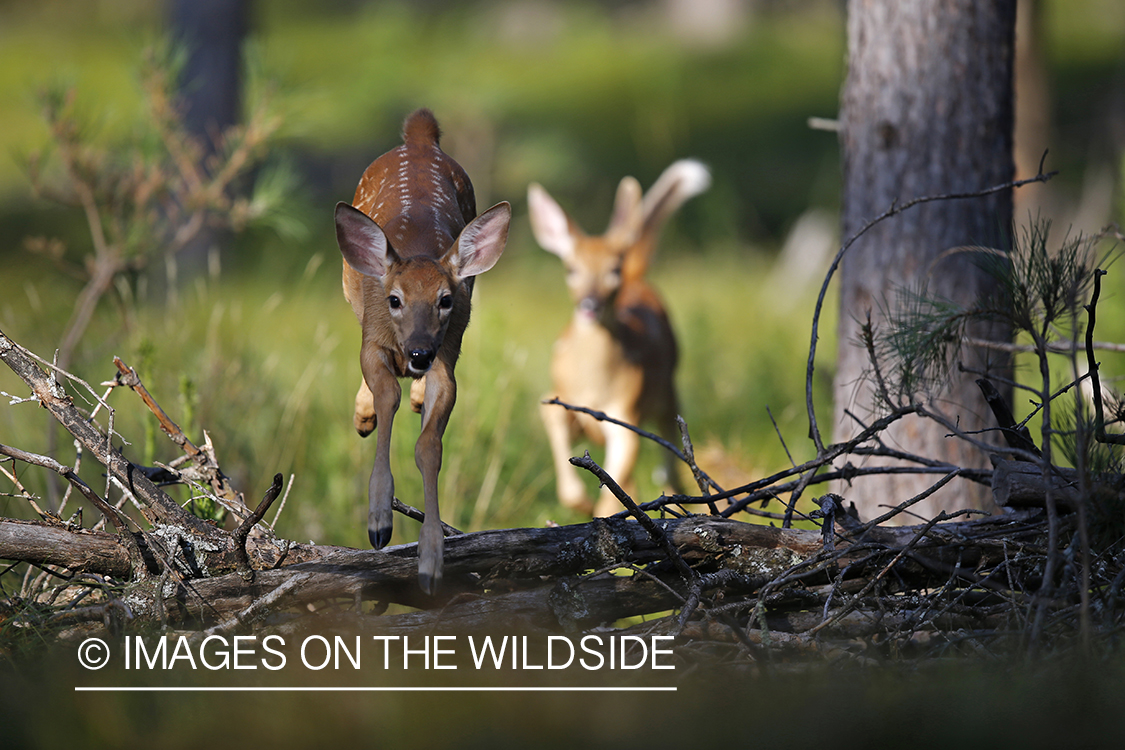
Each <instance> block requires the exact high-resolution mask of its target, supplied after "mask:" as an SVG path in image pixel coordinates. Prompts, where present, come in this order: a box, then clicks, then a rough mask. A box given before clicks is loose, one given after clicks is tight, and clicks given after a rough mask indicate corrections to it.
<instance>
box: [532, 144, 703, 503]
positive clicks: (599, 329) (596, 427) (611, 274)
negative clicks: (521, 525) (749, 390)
mask: <svg viewBox="0 0 1125 750" xmlns="http://www.w3.org/2000/svg"><path fill="white" fill-rule="evenodd" d="M710 184H711V176H710V173H709V172H708V171H707V168H706V167H704V166H703V165H702V164H700V163H699V162H697V161H692V160H683V161H678V162H676V163H674V164H672V165H671V166H670V167H668V169H666V170H665V171H664V173H663V174H662V175H661V176H660V177H659V179H657V181H656V182H655V183H654V184H653V186H652V187H651V188H650V189H649V191H648V194H647V195H645V196H644V197H643V198H642V197H641V186H640V183H639V182H637V180H635V179H634V178H632V177H626V178H625V179H623V180H622V181H621V184H620V185H619V186H618V188H617V197H616V200H615V203H614V209H613V217H612V219H611V220H610V224H609V228H608V229H607V230H606V232H605V234H603V235H601V236H599V237H591V236H588V235H586V234H585V233H584V232H583V231H582V229H581V228H580V227H579V226H578V225H577V224H575V223H574V221H573V220H572V219H571V218H570V217H569V216H567V214H566V212H564V211H563V210H562V208H560V207H559V205H558V204H557V203H556V202H555V201H554V200H553V199H552V198H551V196H549V195H548V194H547V191H545V190H544V189H543V188H542V187H540V186H539V185H536V184H532V185H531V186H530V187H529V188H528V196H527V197H528V206H529V210H530V215H531V228H532V232H533V233H534V234H535V239H536V240H537V241H538V242H539V244H540V245H541V246H542V247H543V248H544V249H545V250H547V251H549V252H551V253H554V254H555V255H557V256H558V257H559V258H561V259H562V261H563V263H564V264H565V266H566V281H567V286H568V287H569V288H570V294H571V296H572V297H573V299H574V302H575V309H574V315H573V317H572V318H571V321H570V325H568V326H567V328H566V330H565V331H563V333H562V335H561V336H560V337H559V339H558V341H556V342H555V349H554V356H553V358H552V361H551V380H552V384H553V387H554V392H553V395H555V396H557V397H558V398H559V399H560V400H562V401H564V402H567V403H570V404H573V405H577V406H584V407H587V408H589V409H593V410H596V411H601V412H605V413H606V414H607V415H609V416H611V417H613V418H615V419H618V420H620V421H623V422H626V423H628V424H631V425H639V424H641V423H642V422H644V421H652V422H654V423H656V425H657V427H658V429H659V430H660V432H661V433H662V434H663V435H664V437H665V438H666V439H668V440H671V441H673V442H675V441H678V437H677V436H678V434H679V432H678V429H677V427H676V415H677V414H678V412H679V407H678V404H677V400H676V389H675V384H674V382H673V380H674V373H675V369H676V359H677V349H676V338H675V336H674V335H673V333H672V326H671V325H670V324H669V322H668V315H667V313H666V312H665V310H664V305H663V304H662V303H661V300H660V297H659V295H657V293H656V290H654V289H653V288H652V287H651V286H649V284H648V283H647V282H646V281H645V279H644V275H645V271H646V270H647V269H648V264H649V260H650V259H651V257H652V253H653V251H654V250H655V248H656V244H657V241H658V240H659V238H660V230H661V228H662V227H663V226H664V223H665V221H666V220H667V219H668V217H669V216H671V215H672V213H673V212H674V211H675V210H676V209H677V208H679V207H680V206H681V205H682V204H683V203H684V201H686V200H688V199H689V198H691V197H692V196H694V195H698V194H699V193H702V192H703V191H704V190H706V189H707V188H708V187H709V186H710ZM540 414H541V416H542V418H543V424H544V426H545V427H546V429H547V437H548V439H549V440H550V443H551V453H552V454H553V456H554V462H555V474H556V478H557V483H558V484H557V489H558V496H559V501H560V502H562V504H563V505H566V506H568V507H572V508H577V509H580V510H583V511H585V512H589V511H590V510H591V508H592V509H593V511H594V515H597V516H607V515H612V514H613V513H615V512H617V511H619V510H621V507H620V504H619V503H618V502H617V500H616V498H614V497H613V495H612V494H611V493H610V492H609V490H607V489H605V488H603V489H602V490H601V494H600V496H599V498H598V502H597V505H596V506H593V505H592V503H591V502H590V500H589V499H588V498H587V495H586V491H585V488H584V487H583V485H582V482H581V480H580V478H579V476H578V473H577V470H576V469H575V467H574V466H572V465H571V464H570V461H569V459H570V457H571V455H573V454H572V452H571V441H572V440H573V439H574V438H576V437H577V436H578V433H579V431H580V430H581V431H584V432H585V433H586V435H587V436H588V437H589V438H590V439H591V440H593V441H594V442H597V443H603V442H604V443H605V446H606V452H605V466H604V468H605V470H606V472H608V473H609V475H610V476H612V477H613V478H614V479H615V480H617V482H618V483H620V484H621V485H622V486H623V487H625V488H626V491H631V476H632V472H633V466H634V465H635V463H636V460H637V451H638V448H639V442H640V441H639V437H638V436H637V434H636V433H634V432H631V431H629V430H626V429H625V428H623V427H619V426H617V425H612V424H610V423H608V422H601V421H598V420H595V419H594V418H593V417H590V416H588V415H586V414H581V413H577V412H571V411H567V410H564V409H563V408H562V407H559V406H557V405H550V404H544V405H542V406H541V411H540ZM675 472H676V466H675V458H674V456H673V455H672V454H671V453H669V454H668V475H669V481H671V482H673V484H674V485H675V481H676V480H675V477H676V473H675Z"/></svg>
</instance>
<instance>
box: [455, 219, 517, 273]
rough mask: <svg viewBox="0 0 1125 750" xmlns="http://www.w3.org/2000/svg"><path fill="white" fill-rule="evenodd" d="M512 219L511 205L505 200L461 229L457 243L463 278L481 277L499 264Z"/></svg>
mask: <svg viewBox="0 0 1125 750" xmlns="http://www.w3.org/2000/svg"><path fill="white" fill-rule="evenodd" d="M511 220H512V206H511V204H509V203H508V202H507V201H504V202H503V203H497V204H496V205H495V206H493V207H492V208H490V209H488V210H487V211H485V212H484V213H483V214H481V215H480V216H478V217H477V218H475V219H473V220H472V221H470V222H469V223H468V225H466V226H465V228H464V229H462V230H461V234H460V236H458V237H457V243H456V245H455V246H454V247H455V249H456V258H455V259H454V261H455V263H456V265H457V275H458V276H460V277H461V278H463V279H466V278H468V277H470V276H479V275H480V274H482V273H484V272H485V271H487V270H488V269H490V268H492V267H493V266H494V265H496V261H498V260H500V254H501V253H502V252H504V245H505V244H507V242H508V224H509V223H510V222H511Z"/></svg>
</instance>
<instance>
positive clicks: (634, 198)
mask: <svg viewBox="0 0 1125 750" xmlns="http://www.w3.org/2000/svg"><path fill="white" fill-rule="evenodd" d="M643 217H644V214H643V213H642V212H641V183H639V182H637V178H635V177H625V178H622V180H621V182H620V183H618V185H617V197H616V198H614V200H613V216H612V217H610V220H609V228H608V229H606V234H607V235H611V236H613V237H615V238H617V239H618V241H620V242H622V243H623V244H631V243H632V242H633V241H635V239H636V236H637V232H639V231H640V229H641V221H642V219H643Z"/></svg>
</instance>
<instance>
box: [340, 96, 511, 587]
mask: <svg viewBox="0 0 1125 750" xmlns="http://www.w3.org/2000/svg"><path fill="white" fill-rule="evenodd" d="M440 137H441V131H440V130H439V129H438V124H437V121H436V120H435V119H434V115H433V113H432V112H430V110H428V109H419V110H418V111H416V112H414V113H413V114H412V115H410V117H408V118H407V120H406V123H405V125H404V126H403V132H402V138H403V145H401V146H399V147H398V148H395V149H392V150H391V151H388V152H387V153H385V154H383V155H382V156H380V157H379V158H378V159H376V160H375V161H374V162H372V164H371V166H369V167H368V168H367V170H366V171H365V172H364V173H363V177H362V178H361V179H360V182H359V186H358V187H357V188H356V192H355V199H354V204H355V205H354V207H353V206H349V205H348V204H346V203H339V204H337V205H336V240H337V242H338V243H339V245H340V251H341V252H342V253H343V256H344V296H345V297H346V298H347V300H348V302H350V303H351V305H352V309H353V310H355V314H356V317H357V318H359V322H360V325H361V326H362V327H363V344H362V348H361V350H360V357H359V362H360V369H361V370H362V371H363V382H362V383H360V387H359V393H357V394H356V402H355V426H356V430H357V431H358V432H359V434H360V435H362V436H367V435H368V434H370V433H371V432H372V430H375V429H376V428H378V435H377V436H376V441H375V467H374V468H373V469H372V470H371V481H370V484H369V487H368V501H369V503H368V514H367V534H368V537H369V538H370V540H371V544H372V546H373V547H375V549H380V548H382V547H384V546H386V544H387V543H388V542H389V541H390V539H391V531H392V523H393V520H392V514H391V504H392V500H393V498H394V494H395V483H394V477H393V476H391V464H390V459H391V456H390V449H391V426H392V423H393V421H394V417H395V412H396V411H397V410H398V406H399V400H400V398H401V394H402V390H401V387H400V386H399V383H398V379H399V378H404V377H410V378H413V379H414V383H413V385H412V386H411V402H412V404H413V405H414V407H415V410H417V411H420V412H421V414H422V431H421V434H420V435H419V436H418V442H417V444H416V445H415V447H414V461H415V463H416V464H417V466H418V470H419V471H420V472H421V474H422V484H423V494H424V497H425V512H426V518H425V520H424V521H423V523H422V529H421V532H420V534H419V537H418V557H419V561H418V582H419V584H420V585H421V587H422V589H423V590H425V591H426V592H427V593H433V592H434V591H435V590H436V588H437V586H438V583H439V582H440V581H441V574H442V556H443V551H444V537H443V535H442V530H441V518H440V514H439V512H438V471H439V470H440V469H441V452H442V447H441V440H442V435H443V434H444V433H445V428H446V425H447V424H448V422H449V415H450V412H451V411H452V410H453V403H454V401H455V400H456V396H457V382H456V380H455V379H454V376H453V368H454V366H455V365H456V364H457V358H458V356H459V355H460V352H461V338H462V336H463V335H464V333H465V328H466V326H468V324H469V311H470V306H471V303H470V299H471V295H472V290H473V277H474V276H476V275H478V274H482V273H484V272H485V271H487V270H488V269H490V268H492V266H493V265H494V264H495V263H496V261H497V259H498V258H499V257H500V254H501V253H502V252H503V251H504V244H505V242H506V241H507V237H508V222H509V220H510V218H511V207H510V206H509V204H508V203H506V202H505V203H498V204H496V205H495V206H493V207H492V208H490V209H488V210H487V211H485V212H484V213H483V214H481V215H480V216H477V215H476V199H475V197H474V195H473V186H472V183H470V182H469V177H468V175H466V174H465V171H464V170H463V169H461V167H460V165H458V164H457V162H455V161H454V160H453V159H451V158H449V157H448V156H446V155H445V154H444V153H443V152H442V150H441V148H440V146H439V145H438V143H439V139H440Z"/></svg>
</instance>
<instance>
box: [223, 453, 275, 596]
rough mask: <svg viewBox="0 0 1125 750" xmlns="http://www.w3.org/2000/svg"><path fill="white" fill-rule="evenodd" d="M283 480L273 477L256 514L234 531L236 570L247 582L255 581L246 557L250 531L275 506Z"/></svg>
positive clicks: (255, 511) (256, 509) (251, 515)
mask: <svg viewBox="0 0 1125 750" xmlns="http://www.w3.org/2000/svg"><path fill="white" fill-rule="evenodd" d="M282 479H283V477H282V476H281V474H274V475H273V484H271V485H270V488H269V489H268V490H266V495H265V497H263V498H262V502H260V503H258V507H257V508H255V509H254V512H253V513H251V514H250V515H249V516H248V517H247V518H246V520H245V521H243V522H242V524H241V525H239V527H238V528H237V529H235V530H234V533H233V534H231V537H232V538H233V539H234V545H235V546H234V551H235V559H236V560H237V568H236V570H237V572H238V574H239V575H240V576H242V578H243V579H244V580H246V581H247V582H249V581H253V580H254V570H253V568H251V567H250V559H249V558H248V557H247V556H246V538H247V537H248V536H249V535H250V529H252V528H254V525H255V524H257V523H258V522H259V521H261V520H262V516H264V515H265V514H266V511H267V510H269V508H270V506H271V505H273V501H274V500H276V499H277V496H278V495H280V494H281V483H282Z"/></svg>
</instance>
